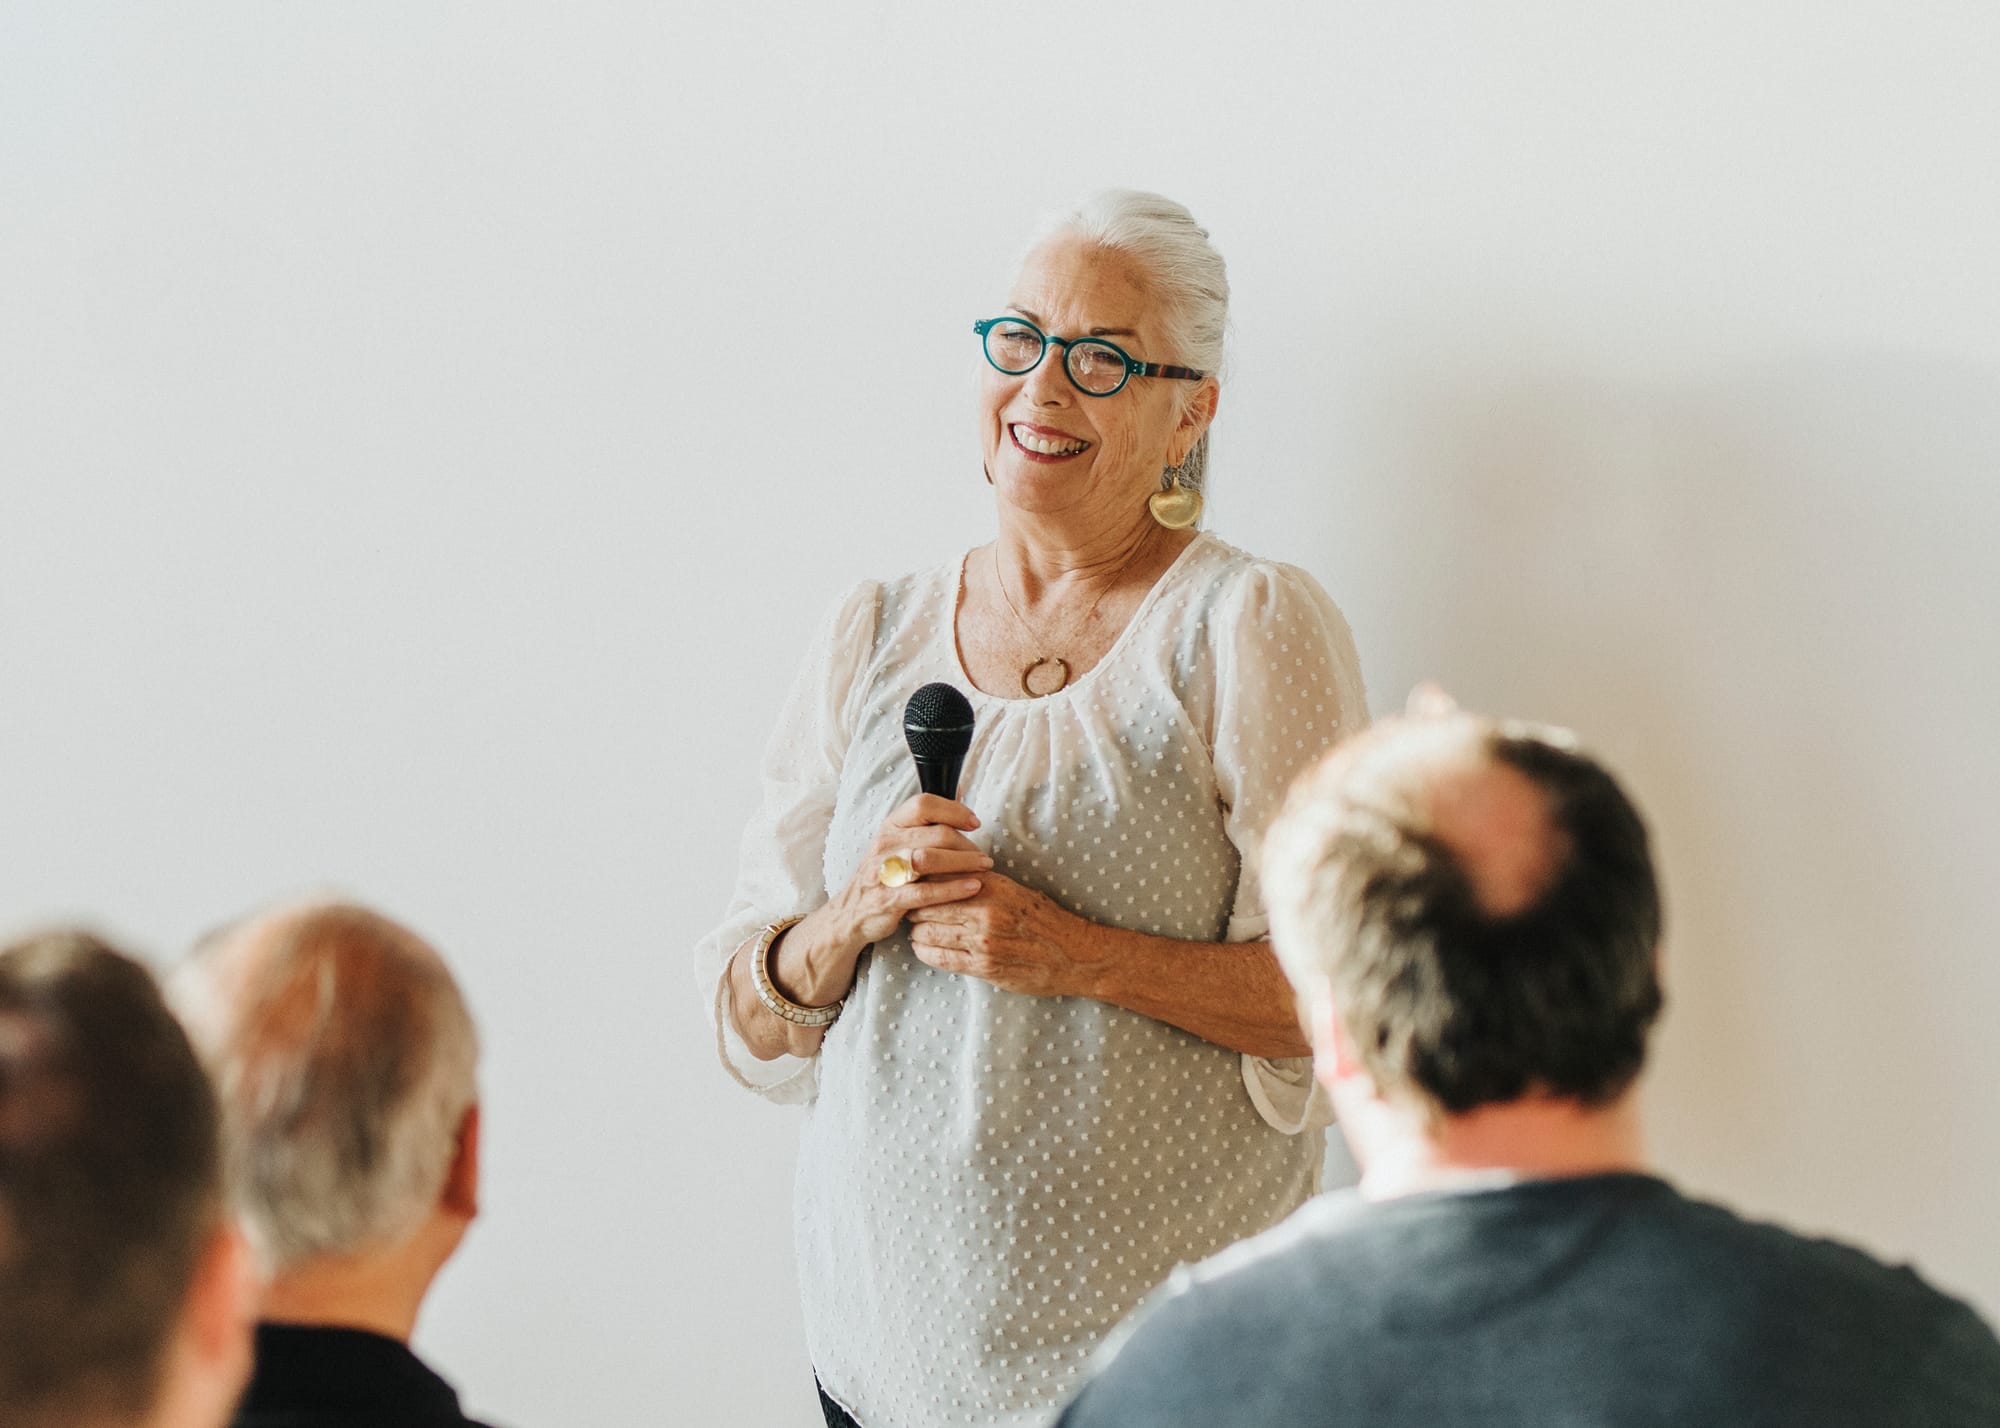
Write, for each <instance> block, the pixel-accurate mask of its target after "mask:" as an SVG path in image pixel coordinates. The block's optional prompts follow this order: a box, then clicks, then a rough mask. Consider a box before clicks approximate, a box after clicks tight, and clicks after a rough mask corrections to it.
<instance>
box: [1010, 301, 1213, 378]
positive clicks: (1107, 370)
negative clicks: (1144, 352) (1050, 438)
mask: <svg viewBox="0 0 2000 1428" xmlns="http://www.w3.org/2000/svg"><path fill="white" fill-rule="evenodd" d="M972 330H973V331H974V332H976V333H978V334H979V340H980V342H981V343H982V344H983V345H984V349H985V352H986V360H987V361H988V362H991V363H992V364H993V366H994V368H995V370H997V371H1001V372H1005V373H1006V374H1007V375H1008V376H1010V377H1019V376H1021V375H1022V374H1023V373H1027V372H1032V371H1034V370H1035V368H1036V367H1037V366H1039V365H1040V364H1041V360H1042V358H1043V357H1044V356H1045V355H1046V354H1047V353H1048V350H1049V344H1050V343H1051V342H1053V343H1055V344H1056V345H1057V346H1059V347H1061V348H1062V349H1063V371H1065V372H1067V373H1068V374H1069V380H1070V384H1071V385H1072V386H1074V387H1075V388H1076V389H1077V390H1078V391H1079V392H1082V393H1084V394H1085V395H1086V396H1092V397H1108V396H1111V395H1112V394H1113V393H1115V392H1119V391H1122V390H1123V389H1124V387H1125V384H1126V383H1127V382H1129V381H1131V380H1132V379H1133V378H1134V377H1173V378H1177V379H1178V380H1180V381H1183V382H1199V381H1200V380H1201V379H1202V377H1203V376H1205V375H1206V374H1205V373H1202V372H1197V371H1195V370H1194V368H1192V367H1170V366H1168V365H1166V364H1165V363H1163V362H1141V361H1140V360H1139V359H1138V358H1136V357H1134V356H1133V355H1132V354H1131V353H1129V352H1127V351H1126V350H1125V349H1124V348H1122V347H1120V346H1119V345H1118V344H1117V343H1115V342H1106V341H1105V340H1104V339H1103V338H1102V337H1051V336H1049V335H1048V334H1047V333H1046V332H1044V331H1042V330H1041V328H1039V327H1037V326H1035V324H1034V323H1032V322H1030V321H1028V320H1027V319H1026V318H1025V317H988V318H982V319H980V320H979V321H978V322H975V323H973V324H972Z"/></svg>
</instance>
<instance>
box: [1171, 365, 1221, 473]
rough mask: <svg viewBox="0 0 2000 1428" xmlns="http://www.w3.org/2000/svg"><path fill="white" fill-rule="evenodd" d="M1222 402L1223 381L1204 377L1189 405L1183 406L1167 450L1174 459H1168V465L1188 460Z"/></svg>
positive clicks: (1176, 464)
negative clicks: (1189, 454)
mask: <svg viewBox="0 0 2000 1428" xmlns="http://www.w3.org/2000/svg"><path fill="white" fill-rule="evenodd" d="M1221 403H1222V385H1221V383H1219V382H1217V381H1216V380H1215V378H1213V377H1205V378H1203V379H1202V381H1201V382H1200V384H1199V385H1197V386H1196V387H1195V390H1194V395H1193V396H1192V397H1190V398H1189V399H1188V402H1187V405H1186V406H1184V407H1182V408H1181V417H1180V421H1179V422H1178V423H1177V424H1176V425H1175V427H1174V439H1173V444H1172V445H1171V446H1170V447H1169V448H1168V452H1167V454H1168V455H1169V456H1170V457H1172V458H1173V459H1172V460H1170V461H1168V462H1167V465H1169V466H1178V465H1180V464H1181V463H1182V462H1183V461H1186V460H1187V458H1188V453H1189V452H1190V451H1193V450H1194V444H1195V443H1196V442H1197V441H1200V440H1201V438H1202V435H1203V433H1205V432H1206V431H1207V430H1208V427H1209V423H1211V422H1213V421H1214V420H1215V412H1216V408H1217V407H1218V406H1220V405H1221Z"/></svg>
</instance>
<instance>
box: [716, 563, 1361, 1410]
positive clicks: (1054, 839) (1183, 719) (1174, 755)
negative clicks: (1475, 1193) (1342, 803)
mask: <svg viewBox="0 0 2000 1428" xmlns="http://www.w3.org/2000/svg"><path fill="white" fill-rule="evenodd" d="M962 579H963V561H962V560H960V561H958V562H954V563H951V564H948V565H945V566H942V567H939V568H937V569H934V570H930V571H926V572H922V573H919V574H916V575H911V576H906V577H904V578H902V579H899V580H894V581H889V582H886V583H885V582H878V581H869V582H865V583H863V584H862V585H860V586H858V587H857V588H856V589H855V590H853V591H852V592H851V593H850V594H849V595H848V596H847V597H846V598H845V599H843V600H842V601H841V602H840V603H839V605H838V606H837V607H836V609H835V611H834V613H833V615H832V617H831V619H830V620H829V621H828V622H827V624H826V626H825V628H824V630H823V631H822V634H821V636H820V638H819V639H818V640H817V641H816V642H815V644H814V647H813V649H812V650H811V652H810V654H809V655H808V657H807V659H806V662H805V665H804V668H803V669H802V670H801V672H800V675H799V678H798V680H797V681H796V683H795V684H794V686H793V689H792V692H791V696H790V699H789V701H788V703H787V705H786V707H785V709H784V711H783V714H782V716H781V717H780V719H779V721H778V727H777V731H776V733H775V734H774V736H773V738H772V741H771V744H770V748H769V751H768V753H767V756H766V760H765V765H764V771H763V778H764V794H763V802H762V806H761V807H760V808H759V810H758V812H757V814H756V816H755V817H754V818H752V820H751V822H750V824H749V827H748V829H747V830H746V832H745V834H744V839H743V850H742V861H741V865H740V873H739V878H738V882H737V886H736V890H735V895H734V898H733V901H732V903H731V905H730V909H729V913H728V916H727V918H726V919H725V920H724V921H723V923H722V924H721V926H719V927H717V928H716V929H715V930H714V931H713V932H711V933H710V934H709V935H708V937H707V938H705V939H704V940H703V941H702V943H701V945H700V948H699V954H698V963H699V975H700V977H701V980H702V983H703V987H704V991H705V993H706V995H707V997H708V1000H709V1005H710V1012H711V1015H712V1016H713V1017H714V1018H715V1029H716V1038H717V1046H718V1048H719V1050H720V1052H721V1055H722V1059H723V1063H724V1065H725V1066H726V1067H727V1068H728V1069H729V1070H730V1072H731V1073H732V1074H733V1075H734V1076H735V1077H736V1078H737V1079H738V1080H739V1081H741V1082H742V1083H743V1084H745V1085H746V1086H749V1087H750V1088H752V1089H753V1090H756V1091H758V1092H759V1093H761V1094H763V1095H765V1096H767V1097H770V1098H771V1099H773V1100H778V1101H791V1102H800V1103H803V1104H804V1105H805V1106H806V1119H805V1124H804V1130H803V1138H802V1142H801V1146H800V1154H799V1168H798V1181H797V1200H796V1209H795V1230H796V1235H797V1241H798V1252H799V1261H800V1263H799V1275H800V1281H801V1285H802V1291H803V1295H804V1309H805V1322H806V1337H807V1343H808V1347H809V1349H810V1351H811V1355H812V1362H813V1367H814V1368H815V1370H816V1371H817V1372H818V1374H819V1376H820V1379H821V1381H822V1382H823V1384H824V1385H825V1387H826V1389H827V1391H828V1392H829V1393H830V1394H831V1395H832V1396H833V1397H834V1398H836V1399H837V1400H839V1401H840V1402H841V1403H842V1404H844V1405H845V1406H846V1407H847V1408H848V1409H849V1410H850V1411H851V1412H852V1413H853V1414H854V1416H855V1418H856V1419H857V1420H858V1421H859V1422H860V1423H862V1424H864V1425H865V1428H935V1425H959V1424H980V1425H1009V1428H1012V1425H1028V1424H1034V1423H1039V1422H1042V1421H1044V1420H1046V1418H1047V1417H1048V1416H1049V1415H1050V1414H1051V1413H1052V1411H1053V1410H1054V1409H1055V1407H1056V1406H1057V1405H1058V1404H1060V1402H1061V1401H1062V1400H1063V1399H1064V1398H1065V1397H1066V1395H1067V1394H1068V1392H1069V1391H1070V1390H1071V1388H1072V1387H1073V1386H1074V1384H1075V1382H1076V1380H1077V1377H1078V1375H1079V1374H1080V1372H1081V1371H1082V1369H1083V1368H1084V1366H1085V1363H1086V1361H1087V1359H1088V1358H1089V1356H1090V1354H1091V1352H1092V1351H1093V1350H1094V1349H1095V1348H1096V1347H1097V1345H1098V1344H1099V1343H1100V1342H1101V1341H1102V1340H1103V1338H1104V1337H1105V1335H1106V1334H1107V1333H1108V1332H1109V1331H1110V1330H1111V1328H1112V1327H1113V1326H1114V1325H1115V1324H1117V1322H1118V1321H1119V1320H1120V1319H1121V1318H1122V1317H1123V1316H1124V1315H1125V1314H1126V1313H1127V1312H1128V1311H1129V1310H1131V1309H1132V1308H1133V1307H1134V1306H1135V1305H1136V1304H1137V1303H1138V1301H1139V1300H1140V1299H1141V1298H1142V1297H1143V1296H1144V1295H1145V1294H1146V1293H1147V1292H1148V1291H1150V1290H1151V1289H1153V1288H1154V1287H1155V1286H1156V1285H1157V1284H1159V1283H1160V1282H1161V1281H1162V1280H1164V1279H1165V1278H1166V1277H1167V1275H1168V1273H1169V1272H1170V1271H1171V1270H1172V1269H1173V1268H1174V1266H1175V1265H1176V1264H1178V1263H1181V1262H1187V1261H1194V1260H1199V1259H1202V1258H1205V1257H1207V1256H1208V1255H1210V1254H1213V1253H1215V1252H1216V1251H1217V1250H1220V1249H1222V1248H1223V1247H1224V1246H1225V1245H1228V1244H1230V1243H1232V1242H1234V1241H1236V1240H1239V1239H1242V1238H1244V1237H1245V1236H1248V1235H1252V1234H1256V1233H1258V1232H1260V1231H1262V1230H1264V1229H1266V1228H1268V1227H1269V1226H1271V1225H1272V1224H1274V1223H1276V1222H1277V1221H1278V1220H1279V1219H1281V1218H1283V1217H1284V1216H1285V1215H1287V1214H1289V1213H1290V1212H1291V1211H1292V1210H1293V1209H1294V1208H1296V1207H1297V1206H1298V1205H1299V1204H1301V1203H1302V1202H1303V1201H1304V1200H1305V1199H1306V1197H1307V1196H1309V1195H1310V1194H1311V1193H1312V1191H1313V1189H1314V1187H1315V1184H1316V1180H1317V1175H1318V1168H1319V1164H1320V1160H1321V1156H1322V1153H1323V1140H1324V1126H1325V1124H1326V1121H1327V1120H1328V1116H1327V1114H1326V1112H1325V1108H1324V1102H1323V1098H1322V1097H1321V1096H1320V1095H1317V1094H1315V1093H1314V1091H1313V1080H1312V1076H1311V1071H1310V1067H1309V1065H1308V1063H1306V1062H1305V1061H1303V1060H1297V1061H1292V1060H1278V1061H1273V1060H1265V1059H1261V1058H1257V1057H1252V1056H1244V1055H1241V1054H1239V1053H1237V1052H1234V1051H1230V1050H1227V1049H1225V1048H1223V1047H1220V1046H1217V1045H1215V1044H1213V1043H1211V1042H1207V1041H1203V1040H1201V1039H1200V1038H1198V1037H1196V1036H1193V1035H1190V1034H1189V1033H1187V1032H1184V1031H1181V1030H1179V1029H1177V1028H1175V1027H1172V1026H1168V1025H1167V1024H1165V1023H1164V1022H1159V1021H1155V1020H1152V1019H1151V1018H1149V1017H1145V1016H1141V1015H1139V1014H1138V1013H1135V1012H1131V1011H1127V1010H1124V1009H1122V1008H1119V1007H1114V1006H1111V1005H1108V1004H1106V1003H1102V1002H1095V1001H1090V1000H1087V999H1083V998H1075V997H1055V998H1037V997H1028V996H1021V995H1017V994H1014V993H1010V992H1004V991H1000V990H998V989H997V988H995V987H993V986H992V985H990V984H988V983H986V982H982V981H979V980H977V979H975V978H971V977H963V976H955V975H952V974H949V973H945V972H941V971H938V970H936V969H934V968H931V967H928V966H926V965H924V964H923V963H922V962H919V961H918V960H917V959H916V957H915V956H914V955H913V954H912V953H911V951H910V949H909V943H908V940H907V938H906V937H905V936H904V935H903V934H901V933H898V934H897V935H896V936H894V937H892V938H890V939H888V940H887V941H884V942H881V943H878V944H877V945H876V947H875V949H874V951H873V952H872V953H869V954H867V955H866V956H864V957H863V959H862V962H861V967H860V973H859V976H858V978H857V979H856V982H855V985H854V989H853V991H852V993H851V994H850V995H849V997H848V1001H847V1006H846V1009H845V1011H844V1012H843V1013H842V1015H841V1018H840V1020H839V1021H838V1022H836V1023H835V1024H834V1026H833V1027H832V1029H831V1030H830V1031H829V1032H828V1034H827V1037H826V1040H825V1042H824V1044H823V1046H822V1047H821V1050H820V1054H819V1055H818V1056H817V1057H815V1058H812V1059H810V1060H803V1059H799V1058H791V1057H787V1058H781V1059H779V1060H777V1061H769V1062H766V1061H758V1060H757V1059H755V1058H754V1057H752V1056H751V1055H750V1054H749V1052H748V1050H747V1049H746V1048H745V1047H744V1045H743V1043H742V1041H741V1039H740V1037H739V1036H738V1035H737V1033H736V1030H735V1028H734V1027H733V1026H732V1025H731V1024H730V1021H729V1017H728V1003H727V999H726V997H724V996H723V995H722V989H723V979H722V973H723V968H724V966H725V964H726V963H727V961H728V959H729V957H730V956H731V955H732V954H733V953H734V952H735V950H736V949H737V948H738V947H739V946H740V945H741V944H742V943H743V942H744V941H745V940H746V939H748V938H750V937H753V936H754V935H755V934H756V933H757V931H758V929H759V928H761V927H762V926H763V925H764V924H766V923H768V922H771V921H774V920H776V919H779V918H783V917H788V916H791V915H793V914H802V913H806V912H810V911H811V910H813V909H814V908H816V907H818V906H819V905H820V904H821V903H823V902H825V901H826V900H827V898H828V897H829V896H830V894H831V892H832V891H833V890H835V889H838V888H840V887H842V886H844V885H845V884H846V882H847V881H848V879H849V878H850V877H851V876H852V874H853V872H854V869H855V866H856V864H857V863H858V861H859V860H860V859H861V858H862V857H863V856H864V855H865V854H866V852H867V851H868V848H869V846H870V844H871V843H872V841H873V839H874V835H875V831H876V829H877V827H878V826H879V825H880V824H881V822H882V819H883V818H884V817H886V816H887V814H888V813H889V811H890V810H891V809H893V808H894V807H895V806H896V805H897V804H898V803H900V802H902V801H903V800H904V799H906V798H908V797H910V796H911V795H912V794H914V793H915V792H916V791H917V784H916V774H915V771H914V769H913V767H912V765H911V762H910V755H909V751H908V748H907V747H906V745H905V743H904V739H903V732H902V711H903V705H904V702H905V701H906V700H907V699H908V697H909V695H910V693H911V692H912V691H913V690H915V689H916V688H917V687H918V686H919V685H922V684H926V683H928V682H930V681H932V680H945V681H948V682H950V683H952V684H955V685H957V686H958V687H959V688H960V689H962V690H964V691H965V692H966V694H967V697H968V698H970V699H971V701H972V705H973V709H974V711H975V714H976V716H977V720H978V723H977V728H976V730H975V733H974V736H973V742H972V748H971V750H970V752H969V753H968V755H967V758H966V764H965V775H964V781H963V783H962V785H961V797H962V798H963V800H964V801H965V802H966V803H967V804H969V805H970V806H971V807H972V809H973V810H974V812H976V813H977V814H978V815H979V817H980V819H981V822H982V826H981V828H980V829H979V831H978V832H977V833H976V834H974V835H973V836H974V841H976V842H978V843H980V844H981V845H982V846H983V847H985V849H986V851H988V852H989V853H991V854H992V855H993V858H994V862H995V866H996V868H997V869H998V870H999V871H1000V872H1002V873H1004V874H1006V875H1007V876H1009V877H1011V878H1014V879H1015V880H1017V881H1019V882H1021V883H1023V884H1026V885H1027V886H1029V887H1032V888H1035V889H1037V890H1039V891H1040V892H1042V893H1044V894H1046V895H1047V896H1049V897H1051V898H1053V899H1054V900H1055V901H1056V902H1058V903H1060V904H1061V905H1062V906H1064V907H1066V908H1068V909H1069V910H1070V911H1072V912H1075V913H1078V914H1080V915H1082V916H1084V917H1088V918H1091V919H1093V920H1095V921H1098V922H1103V923H1108V924H1113V925H1116V926H1119V927H1124V928H1130V929H1135V930H1138V931H1142V932H1147V933H1151V934H1153V935H1156V936H1160V937H1172V938H1181V939H1187V940H1193V941H1203V942H1217V941H1228V942H1242V941H1252V940H1255V939H1258V938H1261V937H1263V936H1264V935H1265V930H1266V918H1265V915H1264V909H1263V905H1262V900H1261V897H1260V894H1259V890H1258V879H1257V861H1258V843H1259V838H1260V835H1261V834H1262V832H1263V829H1264V827H1265V825H1266V823H1267V822H1268V821H1269V819H1270V818H1271V817H1272V815H1273V814H1274V813H1275V812H1276V811H1277V806H1278V803H1279V801H1280V799H1281V798H1282V796H1283V793H1284V790H1285V787H1286V785H1287V784H1288V783H1289V781H1290V780H1291V778H1292V777H1293V775H1294V774H1296V773H1297V772H1298V771H1299V770H1300V769H1301V768H1302V767H1303V766H1304V765H1305V764H1306V763H1307V762H1309V761H1310V760H1311V759H1313V758H1314V757H1315V756H1316V755H1318V754H1319V753H1320V752H1322V751H1323V750H1324V749H1326V748H1327V747H1328V746H1329V745H1330V744H1332V743H1333V742H1334V740H1335V739H1336V738H1338V737H1340V736H1341V735H1343V734H1345V733H1347V732H1349V731H1351V730H1353V729H1355V728H1358V727H1359V726H1360V725H1361V724H1362V723H1363V722H1365V720H1366V717H1367V714H1366V703H1365V700H1364V698H1363V694H1362V687H1361V675H1360V669H1359V665H1358V662H1357V660H1356V658H1355V653H1354V644H1353V639H1352V637H1351V636H1350V635H1349V633H1348V629H1347V623H1346V621H1345V620H1343V619H1342V617H1341V615H1340V612H1339V611H1338V610H1337V609H1335V608H1334V605H1333V602H1332V601H1331V600H1329V599H1328V598H1327V596H1326V593H1325V592H1324V591H1323V590H1321V589H1320V587H1319V585H1318V584H1317V583H1315V582H1314V580H1313V579H1312V577H1311V576H1309V575H1307V574H1305V573H1304V572H1303V571H1300V570H1298V569H1296V568H1294V567H1292V566H1288V565H1282V564H1278V563H1276V562H1272V561H1264V560H1257V559H1254V558H1252V557H1250V556H1248V555H1245V554H1244V553H1243V552H1242V551H1239V550H1237V549H1235V548H1234V547H1232V546H1230V545H1228V544H1227V543H1225V542H1223V541H1221V540H1219V539H1217V538H1216V537H1214V536H1212V535H1208V534H1203V535H1201V536H1199V537H1197V538H1196V539H1195V540H1194V541H1193V542H1192V543H1191V544H1190V545H1189V546H1188V547H1187V548H1186V549H1185V550H1184V551H1182V553H1181V555H1180V557H1179V559H1178V560H1176V561H1175V563H1174V564H1173V566H1172V567H1171V568H1170V569H1169V570H1168V571H1167V572H1166V573H1165V574H1164V575H1163V576H1161V578H1160V580H1159V581H1158V582H1157V584H1156V585H1155V586H1154V588H1153V590H1152V592H1151V594H1149V595H1148V596H1147V598H1146V600H1145V602H1144V603H1143V604H1142V605H1141V606H1140V608H1139V610H1138V612H1137V613H1136V614H1135V615H1134V616H1133V618H1132V620H1131V622H1130V623H1129V624H1128V625H1127V627H1126V629H1125V631H1124V633H1123V634H1122V635H1121V636H1120V637H1119V639H1118V641H1117V643H1116V644H1115V645H1114V646H1113V647H1112V649H1111V651H1110V652H1109V653H1108V654H1107V655H1106V656H1105V657H1104V658H1103V659H1102V660H1101V661H1100V662H1099V663H1098V664H1097V665H1096V666H1095V667H1093V668H1092V669H1090V670H1088V671H1087V672H1085V673H1084V674H1082V675H1080V676H1079V677H1077V678H1076V679H1075V680H1074V681H1073V682H1072V683H1071V684H1070V685H1069V686H1068V687H1067V688H1065V689H1063V690H1061V691H1059V692H1058V693H1056V694H1054V695H1050V696H1048V697H1045V698H1041V699H1001V698H996V697H992V696H989V695H986V694H982V693H980V692H979V691H978V690H976V689H974V688H973V687H972V683H971V681H970V680H969V679H968V678H967V677H966V675H965V672H964V670H963V669H962V668H961V667H960V664H959V660H958V655H957V646H956V642H955V639H954V634H953V620H954V612H955V611H956V609H957V606H958V599H959V590H960V582H961V581H962Z"/></svg>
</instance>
